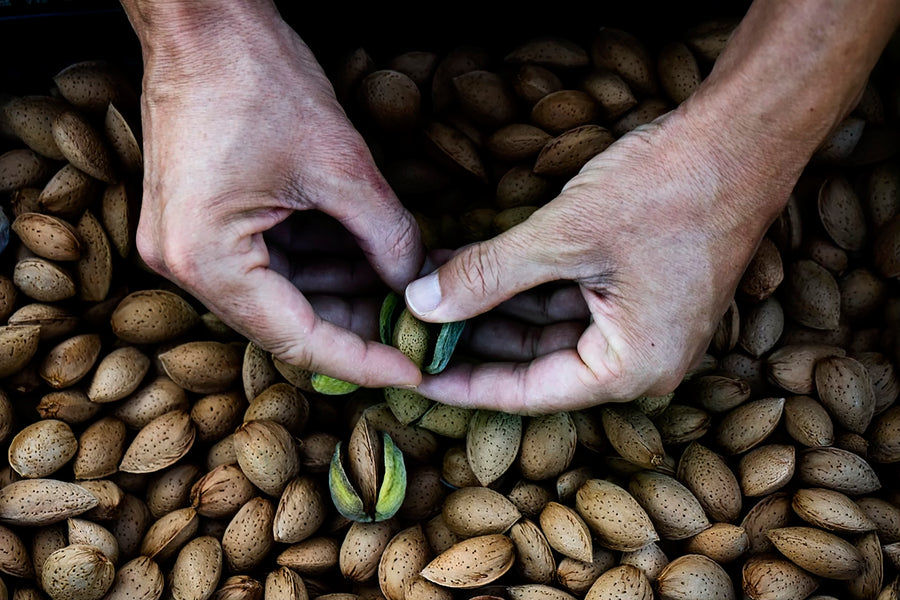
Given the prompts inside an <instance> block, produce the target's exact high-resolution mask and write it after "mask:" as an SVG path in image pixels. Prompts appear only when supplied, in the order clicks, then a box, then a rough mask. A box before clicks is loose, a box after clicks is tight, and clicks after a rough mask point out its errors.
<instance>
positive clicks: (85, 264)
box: [75, 210, 112, 302]
mask: <svg viewBox="0 0 900 600" xmlns="http://www.w3.org/2000/svg"><path fill="white" fill-rule="evenodd" d="M75 230H76V231H77V232H78V237H79V238H80V239H81V240H82V243H83V250H82V253H81V256H80V257H79V258H78V261H76V263H75V267H76V270H77V273H78V287H79V295H80V297H81V299H82V300H84V301H86V302H100V301H102V300H105V299H106V297H107V295H108V294H109V288H110V286H111V285H112V248H111V246H110V243H109V237H108V236H107V235H106V231H105V230H104V229H103V225H102V224H101V223H100V221H99V220H98V219H97V217H96V216H94V213H93V212H91V211H90V210H85V211H84V213H83V214H82V215H81V218H80V219H79V220H78V224H77V225H76V228H75Z"/></svg>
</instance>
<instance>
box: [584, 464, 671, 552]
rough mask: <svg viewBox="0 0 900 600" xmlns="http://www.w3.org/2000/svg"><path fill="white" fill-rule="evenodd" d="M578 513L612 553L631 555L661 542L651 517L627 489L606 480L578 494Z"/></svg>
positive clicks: (591, 483) (588, 485) (586, 486)
mask: <svg viewBox="0 0 900 600" xmlns="http://www.w3.org/2000/svg"><path fill="white" fill-rule="evenodd" d="M575 510H576V511H578V514H579V515H581V518H582V519H584V521H585V522H586V523H587V524H588V527H590V528H591V531H592V532H593V533H594V535H595V536H597V541H598V542H599V543H600V544H601V545H603V546H604V547H606V548H608V549H610V550H619V551H622V552H628V551H631V550H637V549H639V548H642V547H643V546H645V545H646V544H649V543H650V542H655V541H657V540H659V534H658V533H657V532H656V529H655V527H654V525H653V522H652V521H651V520H650V516H649V515H648V514H647V512H646V511H645V510H644V508H643V507H642V506H641V505H640V504H639V503H638V501H637V500H635V498H634V497H633V496H632V495H631V494H630V493H628V491H627V490H625V489H624V488H622V487H620V486H618V485H616V484H615V483H613V482H611V481H607V480H605V479H591V480H589V481H587V482H585V484H584V485H583V486H581V489H579V490H578V493H577V494H576V496H575Z"/></svg>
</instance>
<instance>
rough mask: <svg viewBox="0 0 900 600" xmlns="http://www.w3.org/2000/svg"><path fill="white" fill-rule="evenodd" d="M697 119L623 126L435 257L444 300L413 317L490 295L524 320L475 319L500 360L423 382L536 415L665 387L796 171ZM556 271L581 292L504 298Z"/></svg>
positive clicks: (704, 340) (728, 292)
mask: <svg viewBox="0 0 900 600" xmlns="http://www.w3.org/2000/svg"><path fill="white" fill-rule="evenodd" d="M698 122H702V119H695V118H694V117H693V115H690V114H689V111H688V110H686V109H679V110H677V111H674V112H672V113H669V114H667V115H664V116H663V117H661V118H660V119H658V120H657V121H656V122H654V123H651V124H648V125H645V126H642V127H640V128H638V129H636V130H634V131H632V132H631V133H629V134H628V135H626V136H623V137H622V138H621V139H620V140H618V141H617V142H616V143H615V144H613V145H612V146H611V147H610V148H608V149H607V150H606V151H604V152H602V153H601V154H599V155H597V156H596V157H595V158H593V159H592V160H591V161H590V162H589V163H588V164H587V165H585V167H584V168H583V169H582V170H581V172H580V173H579V174H578V175H577V176H575V177H574V178H573V179H571V180H570V181H569V182H568V183H567V184H566V186H565V187H564V189H563V191H562V193H561V194H560V195H559V196H558V197H557V198H555V199H554V200H553V201H551V202H550V203H548V204H547V205H546V206H544V207H543V208H541V209H540V210H538V211H537V212H535V213H534V214H532V216H531V217H530V218H529V219H528V220H526V221H525V222H523V223H522V224H520V225H518V226H516V227H515V228H513V229H511V230H509V231H508V232H506V233H504V234H502V235H500V236H498V237H496V238H494V239H492V240H488V241H486V242H483V243H480V244H474V245H472V246H469V247H466V248H464V249H462V250H460V251H459V252H457V253H456V254H455V255H454V256H453V257H452V258H451V259H450V260H449V262H447V263H445V264H444V265H443V266H442V267H441V269H440V270H439V275H438V277H439V279H438V282H439V288H440V290H441V292H442V302H441V305H440V307H439V309H438V310H435V311H433V312H426V311H424V310H419V316H420V317H421V318H425V319H428V320H432V319H433V320H438V321H445V320H458V319H462V318H468V317H469V316H471V315H477V314H481V313H483V312H484V311H485V310H487V309H488V308H490V307H493V306H495V305H498V304H499V305H500V309H499V310H501V311H502V312H506V313H511V314H516V313H517V312H518V315H517V316H519V317H520V319H519V321H518V322H510V324H509V325H507V327H505V328H501V329H498V328H497V327H496V326H492V325H491V324H489V323H481V322H480V321H477V320H476V321H474V322H473V331H470V332H468V337H467V340H468V341H469V343H470V344H471V345H472V346H473V347H474V348H476V349H480V350H481V352H482V353H483V354H484V355H486V356H491V354H492V352H493V353H498V352H502V351H503V350H502V348H504V347H505V348H506V352H505V354H506V359H507V360H506V361H504V362H496V361H489V362H485V363H483V364H480V365H477V366H475V365H473V364H461V365H457V366H455V367H453V368H452V369H450V370H448V371H446V372H445V373H443V374H441V375H439V376H437V377H429V378H426V381H425V382H424V383H423V385H422V386H421V387H420V390H421V391H422V393H424V394H426V395H428V396H430V397H433V398H436V399H438V400H443V401H446V402H450V403H454V404H461V405H466V406H477V407H487V406H489V407H492V408H500V409H503V410H508V411H512V412H520V413H532V412H553V411H555V410H564V409H573V408H583V407H586V406H590V405H593V404H597V403H599V402H608V401H626V400H631V399H633V398H636V397H638V396H640V395H642V394H651V395H655V394H660V395H661V394H663V393H666V392H668V391H671V390H672V389H673V388H674V387H675V386H676V385H677V384H678V383H679V382H680V381H681V379H682V377H683V376H684V374H685V372H686V371H687V370H688V369H689V368H690V367H691V366H692V364H693V363H694V361H695V360H697V359H698V358H700V356H701V355H702V353H703V352H704V351H705V350H706V347H707V344H708V342H709V339H710V338H711V337H712V334H713V332H714V330H715V327H716V326H717V324H718V322H719V320H720V319H721V317H722V315H723V314H724V312H725V311H726V309H727V308H728V305H729V303H730V301H731V298H732V297H733V295H734V291H735V288H736V287H737V284H738V281H739V279H740V276H741V274H742V272H743V270H744V268H745V267H746V265H747V263H748V262H749V260H750V259H751V258H752V256H753V254H754V252H755V250H756V247H757V245H758V243H759V240H760V239H761V237H762V235H763V234H764V232H765V229H766V228H767V227H768V225H769V224H770V223H771V221H772V220H773V219H774V218H775V216H777V212H778V210H777V209H778V207H780V206H783V205H784V203H785V202H786V201H787V198H788V195H789V194H790V190H791V186H792V183H793V181H794V178H795V177H796V176H797V175H798V174H799V173H798V172H797V171H796V170H788V171H787V172H781V171H780V170H779V169H767V170H766V171H754V170H752V168H749V163H751V162H752V161H748V163H747V164H745V163H743V161H742V160H740V159H739V155H737V154H732V153H731V152H733V151H734V150H735V149H729V150H725V149H723V148H720V147H719V146H720V144H718V143H715V142H712V141H710V140H709V139H708V138H709V135H708V134H707V133H705V132H704V131H702V130H700V129H697V128H696V123H698ZM708 141H709V142H710V143H707V142H708ZM755 172H764V173H765V185H760V184H761V181H760V179H761V178H760V177H759V176H755V175H754V173H755ZM771 199H775V201H774V202H772V201H770V200H771ZM556 281H574V282H577V284H578V287H577V290H578V292H579V293H574V291H575V290H574V289H573V288H571V287H569V288H566V287H558V288H556V289H555V290H554V291H555V297H554V298H553V299H552V300H551V301H550V302H549V303H548V302H545V301H542V300H539V299H537V300H536V299H534V298H532V300H531V301H530V302H529V303H528V304H530V307H529V308H523V306H524V305H525V304H526V300H524V299H523V298H524V296H523V295H519V296H511V294H519V293H520V292H525V291H526V290H529V289H531V288H533V287H534V286H537V285H540V284H544V283H548V282H556ZM433 285H435V281H434V280H433V279H432V280H430V281H429V280H428V279H423V280H421V281H419V282H416V283H415V284H413V285H412V286H410V288H408V290H407V300H408V302H409V304H410V306H411V307H413V308H414V309H419V305H420V302H419V301H418V297H416V296H414V294H415V293H416V292H415V291H414V290H416V288H419V289H420V290H421V289H422V288H421V287H419V286H425V287H426V289H427V286H433ZM550 310H552V311H553V313H555V314H553V315H549V314H547V313H548V311H550ZM521 317H526V318H524V319H522V318H521ZM585 317H588V318H589V322H587V321H586V320H584V319H585ZM515 323H517V324H515ZM479 329H485V330H486V331H485V332H480V331H479ZM511 348H517V349H519V350H518V352H514V351H511V350H510V349H511ZM494 355H495V356H496V355H497V354H494Z"/></svg>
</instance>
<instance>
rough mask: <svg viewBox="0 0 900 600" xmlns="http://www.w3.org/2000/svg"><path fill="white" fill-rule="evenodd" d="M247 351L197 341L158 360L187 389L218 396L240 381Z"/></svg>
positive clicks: (182, 345)
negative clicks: (244, 353)
mask: <svg viewBox="0 0 900 600" xmlns="http://www.w3.org/2000/svg"><path fill="white" fill-rule="evenodd" d="M117 310H118V309H117ZM243 352H244V348H243V347H242V346H240V345H238V344H231V343H226V342H217V341H212V340H195V341H189V342H184V343H181V344H178V345H176V346H175V347H173V348H171V349H169V350H166V351H165V352H162V353H161V354H160V355H159V356H158V359H159V361H160V362H161V363H162V366H163V369H164V370H165V372H166V374H167V375H168V376H169V377H170V378H171V379H172V381H174V382H175V383H177V384H178V385H180V386H181V387H183V388H184V389H186V390H188V391H191V392H196V393H198V394H215V393H219V392H226V391H228V390H229V389H230V388H231V387H232V386H233V385H234V384H235V383H236V382H238V381H240V377H241V365H242V362H243Z"/></svg>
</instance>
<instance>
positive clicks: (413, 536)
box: [377, 525, 449, 600]
mask: <svg viewBox="0 0 900 600" xmlns="http://www.w3.org/2000/svg"><path fill="white" fill-rule="evenodd" d="M448 551H449V550H448ZM431 558H432V554H431V550H430V548H429V547H428V541H427V540H426V539H425V533H424V530H423V529H422V526H421V525H412V526H410V527H406V528H404V529H401V530H400V531H398V532H397V533H396V534H394V536H393V537H392V538H391V539H390V541H389V542H388V543H387V545H386V546H385V548H384V552H383V553H382V555H381V558H380V560H379V563H378V573H377V576H378V585H379V587H380V589H381V593H382V594H383V595H384V597H385V598H386V600H405V597H406V593H405V585H406V583H407V582H408V581H410V580H411V579H412V578H413V577H415V576H416V575H418V574H419V572H420V571H422V569H423V568H424V567H425V566H426V565H427V564H428V563H429V561H430V560H431ZM422 574H423V575H424V573H422ZM410 600H411V599H410Z"/></svg>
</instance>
